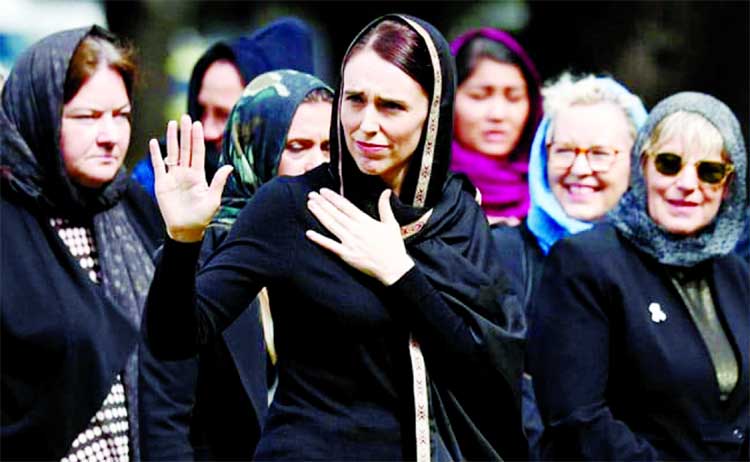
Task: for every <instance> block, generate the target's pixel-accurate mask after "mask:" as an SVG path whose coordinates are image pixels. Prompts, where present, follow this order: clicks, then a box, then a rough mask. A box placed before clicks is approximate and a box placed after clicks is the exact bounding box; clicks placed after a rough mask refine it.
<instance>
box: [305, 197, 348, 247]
mask: <svg viewBox="0 0 750 462" xmlns="http://www.w3.org/2000/svg"><path fill="white" fill-rule="evenodd" d="M307 208H308V209H309V210H310V212H312V214H313V215H315V218H317V219H318V221H319V222H320V224H322V225H323V226H324V227H325V228H326V229H327V230H328V231H330V232H331V233H333V234H334V235H335V236H336V237H338V238H339V239H340V240H343V239H344V237H345V236H347V235H348V234H349V232H348V229H349V226H352V222H351V220H350V219H348V218H347V217H346V216H345V215H344V214H343V213H341V212H340V211H339V210H338V209H337V208H336V207H334V206H333V204H331V203H330V202H328V201H327V200H326V199H325V198H321V197H320V196H318V198H317V199H316V198H311V199H310V200H309V201H307Z"/></svg>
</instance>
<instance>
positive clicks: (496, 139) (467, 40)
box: [451, 28, 542, 226]
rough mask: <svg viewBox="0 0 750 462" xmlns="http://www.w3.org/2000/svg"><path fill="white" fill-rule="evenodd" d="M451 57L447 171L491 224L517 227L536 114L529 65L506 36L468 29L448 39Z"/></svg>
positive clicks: (536, 85) (524, 206)
mask: <svg viewBox="0 0 750 462" xmlns="http://www.w3.org/2000/svg"><path fill="white" fill-rule="evenodd" d="M451 52H452V53H453V55H454V56H455V57H456V67H457V71H458V73H457V76H458V81H457V82H458V89H457V92H456V102H455V122H454V131H453V157H452V161H451V170H453V171H454V172H460V173H464V174H466V175H467V176H468V177H469V179H471V181H472V183H474V185H475V186H476V187H477V189H479V191H480V193H481V195H482V208H483V209H484V211H485V213H486V214H487V218H488V219H489V221H490V222H491V223H503V224H508V225H513V226H514V225H517V224H519V223H520V221H521V220H522V219H523V218H524V217H526V214H527V212H528V209H529V187H528V182H527V176H528V162H529V157H528V153H529V147H530V145H531V140H532V139H533V137H534V132H535V131H536V127H537V125H538V124H539V121H540V119H541V117H542V101H541V96H540V91H539V89H540V85H541V82H540V79H539V74H538V73H537V70H536V68H535V66H534V63H533V62H532V61H531V58H529V56H528V54H526V52H525V51H524V49H523V48H522V47H521V45H520V44H519V43H518V42H517V41H516V40H515V39H514V38H513V37H511V36H510V34H508V33H506V32H503V31H500V30H497V29H491V28H482V29H474V30H470V31H468V32H466V33H464V34H462V35H460V36H459V37H458V38H456V39H455V40H454V41H453V42H452V43H451Z"/></svg>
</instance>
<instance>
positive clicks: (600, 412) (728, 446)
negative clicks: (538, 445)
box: [528, 225, 750, 460]
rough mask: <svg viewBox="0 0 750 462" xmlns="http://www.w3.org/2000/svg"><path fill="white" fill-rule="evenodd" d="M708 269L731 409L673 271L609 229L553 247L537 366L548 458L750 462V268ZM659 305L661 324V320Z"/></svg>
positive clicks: (532, 345) (535, 349)
mask: <svg viewBox="0 0 750 462" xmlns="http://www.w3.org/2000/svg"><path fill="white" fill-rule="evenodd" d="M703 264H704V265H705V268H704V271H705V274H706V277H707V278H708V283H709V285H710V287H711V292H712V296H713V300H714V304H715V306H716V312H717V315H718V316H719V319H720V321H721V324H722V326H723V328H724V329H725V331H726V333H727V337H728V340H729V342H730V344H731V346H732V348H733V349H734V352H735V355H736V359H737V363H738V366H739V381H738V383H737V384H736V387H735V388H734V390H733V391H732V392H731V394H730V395H729V397H728V399H727V400H726V401H720V399H719V389H718V384H717V381H716V374H715V371H714V367H713V364H712V362H711V358H710V356H709V354H708V350H707V349H706V346H705V344H704V342H703V339H702V337H701V335H700V334H699V332H698V330H697V329H696V326H695V325H694V323H693V320H692V318H691V316H690V313H689V312H688V309H687V307H686V306H685V305H684V303H683V301H682V299H681V298H680V295H679V294H678V292H677V290H676V288H675V287H674V286H673V284H672V282H671V281H670V278H669V275H668V274H667V273H666V271H665V266H663V265H662V264H660V263H659V262H657V261H656V260H655V259H653V258H651V257H650V256H648V255H646V254H645V253H643V252H641V251H639V250H638V249H637V248H636V247H635V246H633V245H632V244H631V243H630V241H628V240H627V239H625V238H623V237H622V236H621V235H620V234H619V232H617V231H615V230H614V229H613V228H612V227H609V226H607V225H603V226H600V227H596V228H594V229H593V230H591V231H587V232H583V233H580V234H577V235H575V236H572V237H569V238H566V239H563V240H561V241H558V243H557V244H555V246H554V247H553V248H552V250H551V252H550V254H549V255H548V256H547V259H546V260H545V265H544V270H543V274H542V278H541V281H540V284H539V285H538V286H537V289H536V291H535V293H534V300H533V302H532V308H533V310H532V311H533V313H534V317H535V319H534V321H533V322H532V324H531V326H532V327H531V330H530V338H529V355H528V358H529V364H528V367H529V369H530V371H531V373H532V375H533V376H534V385H535V390H536V395H537V399H538V402H539V407H540V410H541V412H542V417H543V419H544V422H545V427H546V430H545V437H544V445H545V447H546V449H548V450H549V451H550V452H549V453H548V456H550V457H551V458H553V459H565V458H569V459H578V460H580V459H590V460H657V459H658V460H666V459H679V460H688V459H691V460H741V459H742V460H747V458H748V445H747V432H748V420H749V419H750V417H749V413H750V408H748V387H749V386H750V385H749V382H748V364H750V356H749V355H748V346H749V345H750V335H749V333H750V315H749V313H748V301H749V300H750V293H749V290H748V266H747V263H746V262H744V261H743V260H742V259H740V258H738V257H737V256H736V255H728V256H725V257H721V258H716V259H713V260H708V261H706V262H704V263H703ZM652 303H658V304H659V305H660V308H661V310H662V311H663V312H664V313H665V314H666V319H665V320H664V321H661V322H656V321H654V320H652V315H651V312H650V311H649V306H651V305H652ZM657 320H658V318H657Z"/></svg>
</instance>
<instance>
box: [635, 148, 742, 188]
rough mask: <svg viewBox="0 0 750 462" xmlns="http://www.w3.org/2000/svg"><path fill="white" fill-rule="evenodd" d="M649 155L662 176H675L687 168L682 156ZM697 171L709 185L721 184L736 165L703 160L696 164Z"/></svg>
mask: <svg viewBox="0 0 750 462" xmlns="http://www.w3.org/2000/svg"><path fill="white" fill-rule="evenodd" d="M649 155H651V156H653V158H654V167H656V171H657V172H659V173H661V174H662V175H667V176H675V175H677V174H678V173H680V171H682V168H683V167H684V166H685V163H684V162H683V159H682V156H680V155H677V154H672V153H671V152H660V153H658V154H649ZM695 170H696V172H697V173H698V178H699V179H700V180H701V181H703V182H705V183H709V184H719V183H721V182H722V181H724V180H725V179H726V178H727V176H729V174H730V173H732V171H733V170H734V165H733V164H728V163H725V162H716V161H710V160H701V161H698V162H696V163H695Z"/></svg>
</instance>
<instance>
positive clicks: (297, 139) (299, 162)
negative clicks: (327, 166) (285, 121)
mask: <svg viewBox="0 0 750 462" xmlns="http://www.w3.org/2000/svg"><path fill="white" fill-rule="evenodd" d="M330 126H331V103H326V102H315V103H302V104H300V105H299V107H298V108H297V111H296V112H295V113H294V118H293V119H292V123H291V125H290V126H289V132H287V135H286V145H285V147H284V152H282V153H281V159H280V160H279V172H278V174H279V175H286V176H296V175H302V174H303V173H305V172H307V171H308V170H312V169H314V168H315V167H317V166H318V165H320V164H322V163H323V162H328V161H329V160H330V158H331V149H330V148H329V143H328V138H329V137H330Z"/></svg>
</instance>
